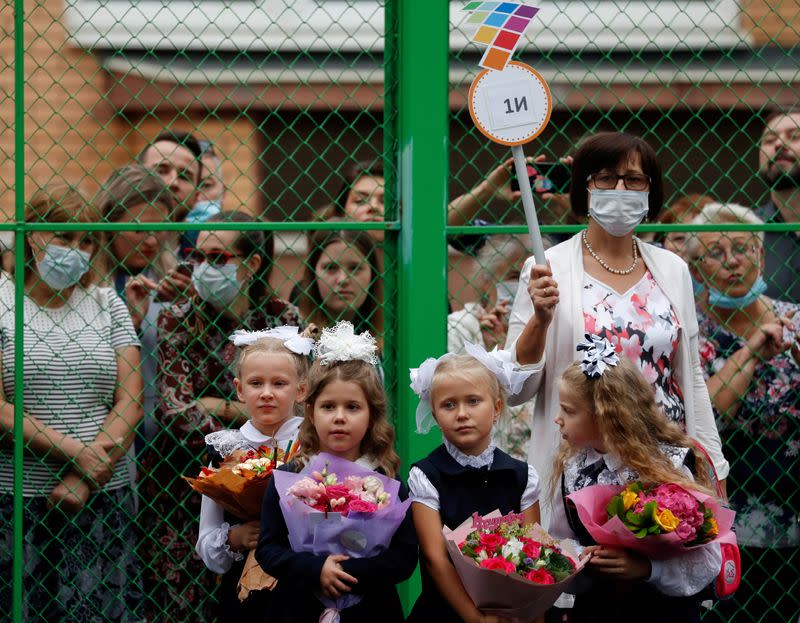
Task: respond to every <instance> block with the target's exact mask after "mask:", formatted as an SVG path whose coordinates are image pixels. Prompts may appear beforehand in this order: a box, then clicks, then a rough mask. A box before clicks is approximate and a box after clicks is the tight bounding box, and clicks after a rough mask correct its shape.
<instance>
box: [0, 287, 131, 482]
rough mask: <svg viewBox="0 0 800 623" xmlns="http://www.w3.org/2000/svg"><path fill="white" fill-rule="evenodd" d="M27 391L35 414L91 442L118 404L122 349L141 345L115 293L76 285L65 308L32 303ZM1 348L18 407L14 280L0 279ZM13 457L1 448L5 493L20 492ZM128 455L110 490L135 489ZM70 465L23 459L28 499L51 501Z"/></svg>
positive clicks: (10, 396)
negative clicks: (118, 351) (15, 484)
mask: <svg viewBox="0 0 800 623" xmlns="http://www.w3.org/2000/svg"><path fill="white" fill-rule="evenodd" d="M24 314H25V316H24V317H25V337H24V341H25V344H24V349H25V369H24V375H25V388H24V392H25V393H24V397H23V403H24V406H25V411H26V413H28V414H29V415H31V416H33V417H35V418H37V419H39V420H40V421H42V422H43V423H44V424H46V425H47V426H49V427H51V428H53V429H55V430H57V431H59V432H61V433H64V434H66V435H69V436H70V437H74V438H76V439H80V440H81V441H83V442H86V443H88V442H91V441H93V440H94V439H95V437H96V436H97V433H98V432H99V431H100V427H101V426H102V425H103V422H104V421H105V419H106V417H107V416H108V414H109V411H110V410H111V407H112V406H113V405H114V402H115V392H116V389H117V354H116V349H118V348H123V347H125V346H139V340H138V338H137V337H136V331H135V330H134V328H133V323H132V322H131V317H130V314H129V312H128V308H127V307H126V306H125V303H123V302H122V300H121V299H120V298H119V296H117V294H116V293H115V292H114V291H113V289H111V288H98V287H96V286H89V287H88V288H83V287H81V286H76V287H75V288H74V290H73V291H72V294H71V295H70V297H69V299H68V300H67V301H66V302H65V303H64V305H62V306H61V307H40V306H39V305H37V304H36V303H35V302H34V301H32V300H31V299H29V298H28V297H27V296H26V297H25V306H24ZM0 350H2V361H3V378H2V382H3V391H4V392H5V397H6V400H7V401H9V402H12V403H13V401H14V393H15V388H14V282H12V281H11V280H10V279H8V278H7V277H0ZM12 461H13V455H12V453H11V452H10V451H9V450H8V449H6V448H3V449H0V491H3V492H10V491H12V489H13V466H12ZM128 461H129V459H128V455H124V456H123V457H122V458H121V459H120V460H119V461H118V462H117V465H116V467H115V469H114V475H113V476H112V477H111V480H110V481H109V482H108V484H106V486H105V488H106V489H118V488H120V487H123V486H126V485H129V484H130V477H129V469H128ZM62 467H63V463H61V462H60V461H56V460H54V459H46V458H45V459H40V458H38V457H33V456H31V455H29V454H26V456H25V457H24V459H23V474H22V478H23V495H24V496H26V497H32V496H38V495H49V494H50V491H51V490H52V489H53V487H55V486H56V485H57V484H58V482H59V481H58V479H57V478H56V475H57V474H58V473H59V471H60V470H61V468H62Z"/></svg>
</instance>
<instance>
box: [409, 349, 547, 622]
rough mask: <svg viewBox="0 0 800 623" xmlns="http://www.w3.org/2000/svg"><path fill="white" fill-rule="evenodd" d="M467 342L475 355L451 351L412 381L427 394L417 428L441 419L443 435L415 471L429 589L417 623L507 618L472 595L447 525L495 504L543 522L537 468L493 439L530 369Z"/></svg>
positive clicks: (413, 487) (415, 508)
mask: <svg viewBox="0 0 800 623" xmlns="http://www.w3.org/2000/svg"><path fill="white" fill-rule="evenodd" d="M465 349H466V352H467V353H468V354H465V355H453V354H450V353H448V354H445V355H443V356H442V357H440V358H439V359H428V360H426V361H425V362H424V363H423V364H422V366H420V367H419V368H418V369H415V370H412V371H411V379H412V384H411V387H412V389H414V391H415V392H416V393H417V394H418V395H419V396H420V404H419V407H418V408H417V429H418V431H419V432H427V431H428V430H429V429H430V426H431V425H432V424H433V423H435V424H437V425H438V426H439V428H440V429H441V430H442V435H443V436H444V443H443V444H442V445H440V446H439V447H438V448H436V449H435V450H434V451H433V452H431V453H430V454H429V455H428V456H427V457H426V458H424V459H422V460H421V461H418V462H417V463H415V464H414V466H413V467H412V468H411V472H410V473H409V477H408V482H409V489H410V491H411V499H412V500H413V503H412V505H411V510H412V513H413V516H414V525H415V527H416V529H417V535H418V537H419V542H420V552H421V562H422V594H421V595H420V597H419V599H418V600H417V602H416V604H415V605H414V608H413V610H412V611H411V614H410V616H409V618H408V620H409V621H411V622H414V623H416V622H419V623H422V622H428V621H436V623H451V622H452V623H456V622H459V621H469V622H473V621H474V622H476V623H477V622H480V623H490V622H492V623H493V622H498V621H504V619H502V618H499V617H496V616H493V615H484V614H482V613H481V612H480V611H479V610H478V609H477V608H476V607H475V605H474V604H473V602H472V600H471V599H470V598H469V595H467V592H466V590H465V589H464V586H463V585H462V584H461V580H460V579H459V577H458V574H457V573H456V570H455V567H453V565H452V563H451V562H450V558H449V556H448V554H447V550H446V547H445V541H444V536H443V535H442V527H443V526H448V527H450V528H455V527H457V526H459V525H460V524H461V523H463V522H464V520H465V519H467V518H468V517H470V516H471V515H472V513H474V512H478V513H479V514H481V515H485V514H487V513H490V512H492V511H493V510H495V509H499V510H500V512H501V513H503V514H504V515H505V514H507V513H509V512H512V511H513V512H515V513H520V512H521V513H522V514H523V515H525V519H526V522H529V523H535V522H538V521H539V502H538V499H539V477H538V475H537V474H536V470H534V469H533V467H531V466H529V465H527V464H526V463H524V462H522V461H519V460H517V459H514V458H512V457H510V456H509V455H507V454H506V453H505V452H503V451H501V450H500V449H498V448H497V447H495V445H494V443H493V441H492V427H493V426H494V424H496V423H497V420H498V419H499V418H500V415H501V413H502V412H503V409H504V408H505V397H506V395H507V393H508V392H509V391H510V392H512V393H513V392H514V391H515V390H516V388H517V387H519V386H521V384H522V383H523V382H524V379H525V378H526V377H527V375H528V374H529V373H526V372H522V371H517V372H508V370H507V369H506V368H504V367H503V365H502V362H501V361H500V360H499V359H498V358H497V357H496V356H495V355H494V354H493V353H487V352H486V351H485V350H484V349H483V348H481V347H480V346H475V345H473V344H469V343H467V344H465Z"/></svg>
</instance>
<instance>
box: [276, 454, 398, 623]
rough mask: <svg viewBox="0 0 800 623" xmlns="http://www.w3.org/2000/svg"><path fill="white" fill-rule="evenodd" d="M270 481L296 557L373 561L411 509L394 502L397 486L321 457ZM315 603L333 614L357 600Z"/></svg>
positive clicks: (358, 468)
mask: <svg viewBox="0 0 800 623" xmlns="http://www.w3.org/2000/svg"><path fill="white" fill-rule="evenodd" d="M273 478H274V482H275V488H276V489H277V491H278V495H279V496H280V506H281V512H282V513H283V518H284V519H285V520H286V527H287V529H288V532H289V544H290V545H291V546H292V549H293V550H294V551H296V552H311V553H313V554H316V555H318V556H327V555H330V554H345V555H347V556H349V557H351V558H367V557H370V556H376V555H377V554H379V553H380V552H382V551H383V550H385V549H386V548H387V547H388V546H389V544H390V543H391V541H392V537H393V536H394V534H395V532H397V529H398V528H399V527H400V524H401V523H402V522H403V519H405V516H406V511H407V510H408V507H409V506H410V505H411V500H410V499H406V500H405V501H400V499H399V497H398V493H399V491H400V482H399V481H397V480H394V479H393V478H389V477H387V476H384V475H383V474H379V473H377V472H374V471H372V470H370V469H367V468H364V467H361V466H360V465H358V464H356V463H352V462H350V461H346V460H345V459H340V458H338V457H335V456H333V455H330V454H325V453H321V454H318V455H317V456H316V457H314V458H313V459H312V460H311V461H310V462H309V464H308V465H306V467H305V468H304V469H303V470H302V471H301V472H300V473H298V474H293V473H291V472H285V471H280V470H278V471H276V472H275V473H274V475H273ZM319 600H320V601H321V602H322V604H323V605H324V606H325V607H326V608H327V609H328V610H326V613H328V612H330V613H333V612H338V611H341V610H344V609H345V608H349V607H350V606H353V605H355V604H357V603H358V602H359V601H360V600H361V595H358V594H354V593H346V594H345V595H343V596H342V597H340V598H339V599H336V600H333V599H328V598H325V597H322V596H319ZM323 616H326V615H323Z"/></svg>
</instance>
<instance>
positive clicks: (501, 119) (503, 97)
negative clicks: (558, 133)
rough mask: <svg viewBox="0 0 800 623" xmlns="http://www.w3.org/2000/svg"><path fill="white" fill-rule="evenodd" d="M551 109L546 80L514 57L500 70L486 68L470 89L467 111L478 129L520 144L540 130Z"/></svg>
mask: <svg viewBox="0 0 800 623" xmlns="http://www.w3.org/2000/svg"><path fill="white" fill-rule="evenodd" d="M552 109H553V103H552V97H551V95H550V89H549V88H548V86H547V83H546V82H545V81H544V79H543V78H542V77H541V76H540V75H539V73H538V72H537V71H536V70H534V69H532V68H531V67H529V66H528V65H525V64H524V63H520V62H517V61H511V62H509V63H508V65H506V68H505V69H504V70H503V71H495V70H492V69H486V70H484V71H482V72H481V73H479V74H478V75H477V76H476V77H475V80H473V82H472V86H471V87H470V90H469V113H470V115H471V116H472V121H473V122H474V123H475V125H476V126H477V127H478V129H479V130H480V131H481V132H482V133H483V134H484V135H485V136H486V137H487V138H489V139H491V140H492V141H494V142H495V143H500V144H501V145H508V146H514V145H523V144H525V143H527V142H529V141H532V140H533V139H534V138H536V137H537V136H539V134H541V132H542V130H544V128H545V126H546V125H547V122H548V121H549V120H550V113H551V112H552Z"/></svg>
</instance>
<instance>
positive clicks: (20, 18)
mask: <svg viewBox="0 0 800 623" xmlns="http://www.w3.org/2000/svg"><path fill="white" fill-rule="evenodd" d="M24 29H25V13H24V3H23V0H14V212H15V220H16V226H17V229H16V236H15V237H14V238H15V255H16V261H15V267H14V278H15V282H16V288H15V297H14V308H15V310H16V313H15V315H14V494H13V497H14V536H13V543H14V555H13V556H14V561H13V566H12V572H11V575H12V582H11V601H12V606H11V620H12V621H14V622H15V623H16V622H21V621H22V599H23V594H22V572H23V568H24V566H23V562H24V561H23V550H22V537H23V531H22V527H23V526H22V511H23V503H24V499H23V498H22V453H23V452H24V445H23V439H22V430H23V428H22V409H23V400H22V399H23V382H24V381H23V366H24V361H25V360H24V353H23V350H24V342H25V341H24V332H25V317H24V316H25V314H24V313H23V310H24V304H25V299H24V296H25V289H24V287H23V283H24V280H25V279H24V275H25V273H24V270H25V259H24V257H25V254H24V251H23V249H24V247H23V244H24V241H25V231H24V222H25V97H24V95H25V30H24Z"/></svg>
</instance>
